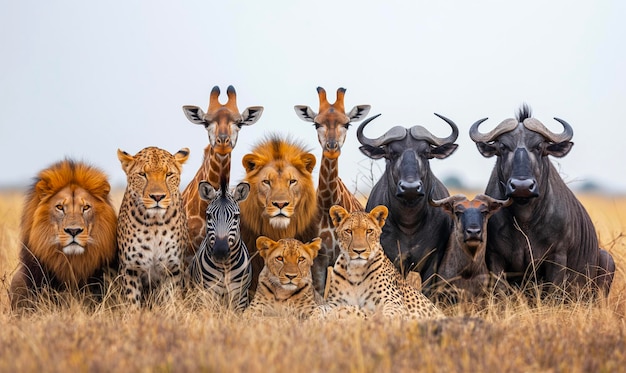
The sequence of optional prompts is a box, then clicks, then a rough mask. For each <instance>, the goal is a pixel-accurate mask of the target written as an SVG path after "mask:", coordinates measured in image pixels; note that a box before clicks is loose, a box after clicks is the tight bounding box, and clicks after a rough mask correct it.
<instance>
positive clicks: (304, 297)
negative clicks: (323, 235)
mask: <svg viewBox="0 0 626 373" xmlns="http://www.w3.org/2000/svg"><path fill="white" fill-rule="evenodd" d="M321 244H322V241H321V239H320V238H319V237H316V238H314V239H313V240H311V242H309V243H303V242H302V241H299V240H297V239H294V238H283V239H280V240H278V241H274V240H272V239H271V238H268V237H265V236H260V237H258V238H257V240H256V248H257V250H258V252H259V255H260V256H261V257H262V258H263V260H264V263H265V265H264V267H263V269H262V270H261V273H260V274H259V282H258V287H257V291H256V293H255V295H254V298H252V302H251V303H250V306H249V307H248V308H247V309H246V311H245V312H244V314H245V315H247V316H250V315H255V316H273V317H276V316H285V315H295V316H296V317H297V318H299V319H307V318H309V317H313V318H320V317H321V316H322V314H321V310H320V308H319V306H320V305H321V304H323V299H322V296H321V295H320V294H319V293H318V292H317V291H316V290H315V288H314V286H313V277H312V275H311V267H312V266H313V260H314V259H315V258H316V257H317V253H318V252H319V250H320V248H321Z"/></svg>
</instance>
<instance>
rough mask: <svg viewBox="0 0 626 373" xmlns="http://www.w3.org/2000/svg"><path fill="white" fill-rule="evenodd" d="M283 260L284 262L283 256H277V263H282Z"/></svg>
mask: <svg viewBox="0 0 626 373" xmlns="http://www.w3.org/2000/svg"><path fill="white" fill-rule="evenodd" d="M283 260H284V259H283V257H282V256H277V257H276V261H277V262H282V261H283Z"/></svg>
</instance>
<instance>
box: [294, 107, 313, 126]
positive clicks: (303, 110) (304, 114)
mask: <svg viewBox="0 0 626 373" xmlns="http://www.w3.org/2000/svg"><path fill="white" fill-rule="evenodd" d="M293 109H294V110H295V111H296V115H298V117H299V118H300V119H302V120H303V121H305V122H313V121H315V117H316V116H317V113H316V112H314V111H313V109H311V108H310V107H308V106H306V105H296V106H294V107H293Z"/></svg>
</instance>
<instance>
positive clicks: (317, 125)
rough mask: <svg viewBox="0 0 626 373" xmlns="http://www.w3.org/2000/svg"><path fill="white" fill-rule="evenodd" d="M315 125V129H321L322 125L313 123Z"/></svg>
mask: <svg viewBox="0 0 626 373" xmlns="http://www.w3.org/2000/svg"><path fill="white" fill-rule="evenodd" d="M313 125H314V126H315V129H318V128H320V127H321V126H322V125H321V124H319V123H317V122H313Z"/></svg>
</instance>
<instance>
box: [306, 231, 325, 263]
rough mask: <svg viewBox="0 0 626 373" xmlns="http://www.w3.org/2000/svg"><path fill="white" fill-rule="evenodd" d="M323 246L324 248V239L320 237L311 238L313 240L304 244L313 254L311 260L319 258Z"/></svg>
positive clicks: (310, 253)
mask: <svg viewBox="0 0 626 373" xmlns="http://www.w3.org/2000/svg"><path fill="white" fill-rule="evenodd" d="M321 248H322V239H321V238H319V237H315V238H314V239H313V240H311V242H309V243H308V244H305V245H304V249H305V250H306V251H307V252H308V253H309V255H310V256H311V260H313V259H315V258H317V254H318V253H319V251H320V249H321Z"/></svg>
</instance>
